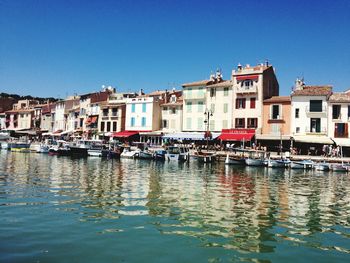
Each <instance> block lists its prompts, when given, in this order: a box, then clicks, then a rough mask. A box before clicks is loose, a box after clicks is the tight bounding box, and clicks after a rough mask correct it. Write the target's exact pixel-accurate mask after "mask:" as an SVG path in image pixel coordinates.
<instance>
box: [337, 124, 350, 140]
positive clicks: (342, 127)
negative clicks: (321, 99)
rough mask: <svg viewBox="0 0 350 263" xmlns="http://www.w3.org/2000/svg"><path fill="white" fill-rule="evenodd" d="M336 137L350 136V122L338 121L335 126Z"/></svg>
mask: <svg viewBox="0 0 350 263" xmlns="http://www.w3.org/2000/svg"><path fill="white" fill-rule="evenodd" d="M334 137H336V138H347V137H348V124H347V123H336V124H335V128H334Z"/></svg>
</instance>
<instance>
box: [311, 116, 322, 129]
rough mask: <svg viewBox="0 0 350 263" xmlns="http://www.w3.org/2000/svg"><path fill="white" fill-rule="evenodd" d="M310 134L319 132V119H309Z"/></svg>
mask: <svg viewBox="0 0 350 263" xmlns="http://www.w3.org/2000/svg"><path fill="white" fill-rule="evenodd" d="M310 132H321V119H320V118H311V119H310Z"/></svg>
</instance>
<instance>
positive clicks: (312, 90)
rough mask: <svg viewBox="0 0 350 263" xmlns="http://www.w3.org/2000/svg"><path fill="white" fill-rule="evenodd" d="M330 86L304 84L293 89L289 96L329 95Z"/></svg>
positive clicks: (330, 92) (330, 91)
mask: <svg viewBox="0 0 350 263" xmlns="http://www.w3.org/2000/svg"><path fill="white" fill-rule="evenodd" d="M331 94H332V86H304V87H303V89H301V90H294V91H293V92H292V95H291V96H330V95H331Z"/></svg>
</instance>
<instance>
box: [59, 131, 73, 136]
mask: <svg viewBox="0 0 350 263" xmlns="http://www.w3.org/2000/svg"><path fill="white" fill-rule="evenodd" d="M73 132H74V130H70V131H63V132H61V133H60V135H65V134H69V133H73Z"/></svg>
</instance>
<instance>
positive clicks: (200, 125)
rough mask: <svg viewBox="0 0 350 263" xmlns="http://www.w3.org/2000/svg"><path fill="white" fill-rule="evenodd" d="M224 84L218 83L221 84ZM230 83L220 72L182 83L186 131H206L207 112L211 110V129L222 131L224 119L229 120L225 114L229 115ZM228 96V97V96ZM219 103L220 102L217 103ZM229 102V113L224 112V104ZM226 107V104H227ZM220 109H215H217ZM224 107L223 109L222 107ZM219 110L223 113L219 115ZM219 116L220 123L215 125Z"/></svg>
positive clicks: (184, 127)
mask: <svg viewBox="0 0 350 263" xmlns="http://www.w3.org/2000/svg"><path fill="white" fill-rule="evenodd" d="M219 83H221V84H222V85H216V86H213V85H214V84H219ZM229 87H230V83H229V82H227V81H224V80H223V78H222V75H221V73H220V72H217V74H216V75H214V74H212V75H211V76H210V78H209V79H207V80H201V81H195V82H191V83H185V84H182V88H183V122H182V130H183V131H185V132H205V131H206V130H207V127H206V123H205V121H207V118H206V114H205V113H206V112H209V116H210V117H212V118H211V120H209V130H210V131H221V130H220V128H221V127H222V126H223V120H228V119H227V118H226V117H225V115H229V112H230V110H229V102H228V100H229V94H230V92H229V93H227V88H228V89H229ZM226 97H227V98H226ZM220 99H224V101H225V102H224V103H223V101H222V100H221V101H220ZM217 103H220V107H219V105H217ZM225 103H226V104H227V113H223V111H225V110H226V108H225V109H224V108H223V105H224V104H225ZM225 107H226V106H225ZM216 108H217V109H220V110H219V111H215V109H216ZM221 108H222V109H221ZM219 112H220V113H221V112H222V113H223V114H224V115H222V114H221V116H220V117H218V116H219ZM214 114H215V117H217V118H218V119H217V121H218V123H219V122H220V124H218V125H216V126H215V117H214Z"/></svg>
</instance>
